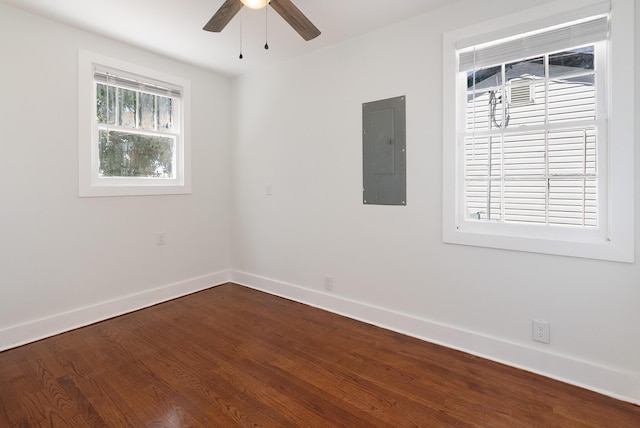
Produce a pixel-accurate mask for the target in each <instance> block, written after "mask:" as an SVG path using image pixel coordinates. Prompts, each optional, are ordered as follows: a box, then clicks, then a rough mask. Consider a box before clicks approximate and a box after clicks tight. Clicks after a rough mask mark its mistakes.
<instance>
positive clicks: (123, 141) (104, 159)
mask: <svg viewBox="0 0 640 428" xmlns="http://www.w3.org/2000/svg"><path fill="white" fill-rule="evenodd" d="M80 67H81V70H80V71H81V79H80V81H81V87H80V94H81V99H80V108H81V134H80V140H81V141H80V162H81V164H80V196H117V195H149V194H172V193H189V191H190V189H189V174H188V172H189V171H188V153H189V150H188V149H189V139H188V127H186V126H185V125H186V122H185V118H186V117H187V115H186V112H185V110H186V109H187V108H188V102H187V101H188V98H189V84H188V82H187V81H184V80H183V79H179V78H176V77H171V76H166V75H160V74H159V73H158V72H155V71H153V70H147V69H142V68H140V67H138V66H135V65H132V64H126V63H123V62H121V61H116V60H113V59H108V58H104V57H98V56H96V55H94V54H90V53H88V52H81V55H80ZM86 122H89V123H88V124H87V123H86Z"/></svg>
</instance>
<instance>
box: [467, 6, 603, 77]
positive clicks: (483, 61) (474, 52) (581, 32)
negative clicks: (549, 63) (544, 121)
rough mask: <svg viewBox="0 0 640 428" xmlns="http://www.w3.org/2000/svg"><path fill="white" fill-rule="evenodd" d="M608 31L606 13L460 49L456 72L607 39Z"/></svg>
mask: <svg viewBox="0 0 640 428" xmlns="http://www.w3.org/2000/svg"><path fill="white" fill-rule="evenodd" d="M608 34H609V18H608V16H600V17H595V18H594V19H591V20H588V21H584V22H578V23H573V24H570V25H567V26H564V27H559V28H554V29H551V30H548V31H543V32H539V33H533V34H529V35H526V36H523V37H520V38H517V39H507V40H503V41H498V42H496V43H491V44H488V45H485V46H479V47H474V48H473V49H470V50H461V51H459V57H458V60H459V66H458V67H459V71H470V70H474V69H476V70H477V69H479V68H483V67H488V66H493V65H498V64H501V63H505V62H510V61H517V60H521V59H524V58H530V57H534V56H536V55H542V54H545V53H549V52H555V51H559V50H562V49H567V48H572V47H578V46H583V45H586V44H590V43H596V42H600V41H603V40H606V39H607V37H608Z"/></svg>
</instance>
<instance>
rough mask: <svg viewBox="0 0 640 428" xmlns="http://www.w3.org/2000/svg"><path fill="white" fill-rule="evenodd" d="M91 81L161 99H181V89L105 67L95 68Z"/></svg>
mask: <svg viewBox="0 0 640 428" xmlns="http://www.w3.org/2000/svg"><path fill="white" fill-rule="evenodd" d="M93 79H94V81H95V82H97V83H102V84H104V85H107V84H108V85H110V86H117V87H120V88H124V89H130V90H134V91H138V92H146V93H149V94H153V95H159V96H163V97H178V98H180V97H182V88H180V87H179V86H175V85H171V84H169V83H166V82H161V81H159V80H152V79H150V78H146V77H144V78H143V77H140V78H138V77H137V76H135V75H133V74H130V73H126V72H119V71H118V70H112V69H107V68H106V67H97V66H96V69H95V71H94V74H93Z"/></svg>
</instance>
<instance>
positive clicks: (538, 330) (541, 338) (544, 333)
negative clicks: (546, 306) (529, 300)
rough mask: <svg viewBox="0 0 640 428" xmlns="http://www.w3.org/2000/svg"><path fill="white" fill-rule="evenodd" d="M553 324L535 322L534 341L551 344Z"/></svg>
mask: <svg viewBox="0 0 640 428" xmlns="http://www.w3.org/2000/svg"><path fill="white" fill-rule="evenodd" d="M550 330H551V324H549V323H548V322H546V321H536V320H533V340H535V341H536V342H542V343H551V331H550Z"/></svg>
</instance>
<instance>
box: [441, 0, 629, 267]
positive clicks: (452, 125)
mask: <svg viewBox="0 0 640 428" xmlns="http://www.w3.org/2000/svg"><path fill="white" fill-rule="evenodd" d="M608 10H610V25H611V28H610V39H609V42H608V43H609V45H608V58H607V64H606V67H607V70H606V71H607V75H608V83H609V85H608V92H607V93H608V100H606V102H605V108H606V109H607V111H608V126H607V130H608V132H607V134H608V135H607V136H606V137H607V138H606V142H607V146H606V147H605V150H606V155H607V156H606V157H607V162H606V165H599V173H602V174H606V177H605V182H606V189H601V190H602V194H603V195H604V197H603V198H601V200H600V201H601V205H600V207H599V210H600V216H599V219H598V224H599V226H598V230H597V231H596V232H595V233H594V231H590V230H586V229H581V228H571V227H567V228H562V227H558V226H540V225H535V226H534V227H526V226H527V225H523V226H522V227H511V226H513V225H508V226H509V227H504V226H505V225H504V224H492V223H491V222H478V221H470V220H468V219H466V218H465V217H464V212H463V208H464V200H463V195H462V193H461V192H463V191H464V188H463V185H464V182H463V176H462V165H463V164H462V157H461V155H462V153H461V152H462V150H463V148H462V146H461V142H460V141H459V135H458V130H459V129H460V128H461V123H460V121H461V120H464V115H463V114H461V110H460V109H463V108H464V106H463V105H460V104H461V103H458V102H457V99H458V98H457V90H458V82H457V80H458V68H457V54H456V50H457V47H458V46H459V45H461V44H466V45H467V46H469V45H477V44H481V43H486V42H489V41H492V40H499V39H502V38H505V37H511V36H516V35H518V34H523V33H527V32H530V31H534V30H537V29H543V28H547V27H551V26H554V25H559V24H562V23H566V22H572V21H576V20H579V19H584V18H588V17H590V16H595V15H598V14H600V13H602V12H603V11H605V12H606V11H608ZM633 32H634V10H633V2H629V1H624V0H611V1H610V2H606V3H602V2H597V1H593V2H589V3H587V4H585V1H584V0H559V1H554V2H551V3H547V4H545V5H542V6H539V7H535V8H531V9H527V10H525V11H522V12H518V13H515V14H512V15H509V16H505V17H501V18H497V19H492V20H491V21H486V22H482V23H480V24H477V25H474V26H471V27H466V28H462V29H458V30H454V31H451V32H447V33H445V35H444V37H443V79H444V80H443V241H444V242H446V243H453V244H462V245H473V246H480V247H490V248H500V249H509V250H518V251H528V252H537V253H545V254H556V255H565V256H573V257H584V258H594V259H601V260H612V261H620V262H630V263H632V262H634V243H635V242H634V239H635V235H634V195H635V193H634V95H633V94H634V55H633V52H634V42H633V40H634V36H633ZM518 226H519V225H518Z"/></svg>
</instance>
